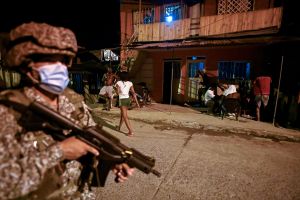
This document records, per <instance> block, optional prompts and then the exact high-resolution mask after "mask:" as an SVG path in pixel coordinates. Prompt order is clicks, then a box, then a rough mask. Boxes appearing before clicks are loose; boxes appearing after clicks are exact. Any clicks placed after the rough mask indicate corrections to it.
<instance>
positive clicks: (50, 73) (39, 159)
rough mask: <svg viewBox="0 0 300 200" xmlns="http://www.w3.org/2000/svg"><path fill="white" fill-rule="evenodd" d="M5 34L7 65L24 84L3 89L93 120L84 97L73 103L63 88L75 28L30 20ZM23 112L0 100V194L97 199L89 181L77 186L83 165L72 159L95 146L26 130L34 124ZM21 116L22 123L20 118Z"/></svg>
mask: <svg viewBox="0 0 300 200" xmlns="http://www.w3.org/2000/svg"><path fill="white" fill-rule="evenodd" d="M9 37H10V45H9V47H8V49H7V54H6V66H7V67H9V68H11V69H14V70H18V71H19V72H20V73H21V74H22V76H23V78H24V79H23V80H24V82H22V84H23V86H22V88H20V89H16V90H8V91H3V92H2V95H3V94H22V95H23V96H24V98H29V99H31V100H35V101H38V102H40V103H42V104H44V105H46V106H48V107H50V108H51V109H53V110H55V111H57V112H58V113H60V114H61V115H63V116H65V117H67V118H69V119H71V120H72V121H74V122H76V123H78V124H81V125H83V126H94V125H95V122H94V121H93V119H92V117H91V115H90V113H89V111H88V110H87V109H86V108H87V107H86V105H85V104H84V102H83V101H82V102H81V101H79V102H77V103H76V104H74V103H72V100H71V99H69V98H68V96H71V95H73V96H74V95H76V94H75V93H74V92H72V91H71V90H70V89H66V88H67V85H68V82H69V78H68V69H67V66H70V65H71V61H72V58H73V57H74V56H75V54H76V52H77V42H76V38H75V35H74V33H73V32H72V31H70V30H69V29H66V28H62V27H54V26H51V25H48V24H45V23H35V22H31V23H25V24H22V25H20V26H18V27H16V28H15V29H14V30H12V31H11V32H10V35H9ZM25 80H26V81H25ZM25 83H26V85H25ZM19 101H20V102H22V99H19ZM22 114H23V113H18V111H16V110H14V109H13V108H12V107H10V106H7V105H4V104H0V199H14V198H22V199H95V195H94V194H93V192H91V191H90V190H89V188H87V187H84V189H83V190H82V191H80V192H79V191H78V185H77V183H78V179H79V176H80V172H81V169H82V165H81V164H80V163H79V162H78V161H76V159H78V158H80V157H81V156H83V155H85V154H87V153H92V154H94V155H96V156H97V155H98V154H99V152H98V151H97V150H96V149H94V148H93V147H91V146H89V145H87V144H86V143H84V142H82V141H81V140H78V139H76V138H75V137H70V138H68V139H65V140H63V141H61V142H57V141H55V140H54V139H53V138H52V137H51V136H49V135H47V134H46V132H45V131H46V130H43V129H41V130H30V129H31V128H32V127H26V126H24V124H25V125H26V116H22ZM20 116H21V118H22V119H25V123H21V122H20V121H21V120H18V119H20ZM113 172H114V173H115V175H116V180H117V181H119V182H123V181H125V180H127V178H128V176H129V175H132V173H133V169H132V168H130V167H128V165H126V164H124V163H123V164H119V165H116V166H115V167H114V168H113Z"/></svg>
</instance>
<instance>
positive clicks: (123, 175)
mask: <svg viewBox="0 0 300 200" xmlns="http://www.w3.org/2000/svg"><path fill="white" fill-rule="evenodd" d="M112 171H113V172H114V174H115V175H116V178H115V181H116V182H117V183H122V182H124V181H126V180H127V179H128V177H129V176H132V174H133V172H134V169H133V168H131V167H129V166H128V165H127V164H126V163H121V164H117V165H115V166H114V168H113V169H112Z"/></svg>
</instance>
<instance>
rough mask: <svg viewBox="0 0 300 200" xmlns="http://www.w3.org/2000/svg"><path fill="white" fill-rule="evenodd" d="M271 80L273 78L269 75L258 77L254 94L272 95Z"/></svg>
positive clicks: (254, 86)
mask: <svg viewBox="0 0 300 200" xmlns="http://www.w3.org/2000/svg"><path fill="white" fill-rule="evenodd" d="M271 82H272V79H271V77H269V76H260V77H257V78H256V80H255V81H254V85H253V92H254V95H270V86H271Z"/></svg>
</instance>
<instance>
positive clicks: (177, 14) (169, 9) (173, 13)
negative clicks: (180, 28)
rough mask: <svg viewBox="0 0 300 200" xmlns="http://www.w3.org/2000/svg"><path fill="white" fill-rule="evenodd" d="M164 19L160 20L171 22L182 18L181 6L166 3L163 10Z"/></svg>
mask: <svg viewBox="0 0 300 200" xmlns="http://www.w3.org/2000/svg"><path fill="white" fill-rule="evenodd" d="M162 17H164V19H162V20H161V21H166V22H171V21H175V20H179V19H181V18H182V8H181V6H180V5H178V4H177V5H168V6H166V7H165V10H164V16H162Z"/></svg>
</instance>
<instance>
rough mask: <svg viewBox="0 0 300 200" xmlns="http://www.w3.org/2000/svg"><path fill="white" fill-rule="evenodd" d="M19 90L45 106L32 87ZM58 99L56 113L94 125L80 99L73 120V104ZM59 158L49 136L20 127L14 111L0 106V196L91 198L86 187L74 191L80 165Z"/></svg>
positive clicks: (62, 97) (87, 124) (63, 99)
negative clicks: (81, 110) (78, 112)
mask: <svg viewBox="0 0 300 200" xmlns="http://www.w3.org/2000/svg"><path fill="white" fill-rule="evenodd" d="M23 92H24V94H25V95H26V96H27V97H28V98H30V99H33V100H36V101H38V102H40V103H43V104H45V105H46V101H45V99H43V98H42V97H41V96H40V95H39V94H37V93H36V92H35V90H33V89H32V88H24V90H23ZM58 101H59V102H58V104H59V106H58V112H59V113H60V114H62V115H64V116H65V117H67V118H69V119H72V120H73V121H74V122H76V123H77V124H80V125H85V126H94V125H96V124H95V122H94V121H93V119H92V117H91V115H90V113H89V111H88V110H86V107H85V106H84V103H83V102H82V106H81V107H82V109H83V112H82V114H81V115H80V117H78V119H80V121H76V120H75V119H73V118H72V117H71V116H72V115H73V114H74V113H76V112H75V110H76V107H75V106H74V105H73V104H72V103H71V102H70V100H69V99H68V98H67V97H66V96H65V95H61V96H59V99H58ZM78 105H79V104H78ZM78 105H77V106H78ZM47 106H49V105H47ZM78 107H80V106H78ZM53 109H54V108H53ZM78 116H79V115H78ZM62 159H63V152H62V150H61V149H60V148H59V146H58V145H57V143H56V142H55V141H54V140H53V139H52V138H51V137H50V136H48V135H46V134H45V133H44V132H43V131H42V130H41V131H34V132H28V131H26V130H24V128H23V127H21V126H20V125H19V124H18V122H17V121H16V117H15V115H14V112H13V111H12V110H11V109H10V108H8V107H5V106H4V105H0V199H14V198H18V197H21V196H23V197H24V198H21V199H95V195H94V194H93V193H91V192H90V191H88V190H85V191H84V192H83V194H78V192H77V188H78V186H77V185H76V183H77V181H78V178H79V175H80V172H81V168H82V166H81V164H80V163H79V162H77V161H71V162H68V163H66V164H65V165H62V162H61V161H62ZM56 177H57V178H56Z"/></svg>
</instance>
